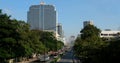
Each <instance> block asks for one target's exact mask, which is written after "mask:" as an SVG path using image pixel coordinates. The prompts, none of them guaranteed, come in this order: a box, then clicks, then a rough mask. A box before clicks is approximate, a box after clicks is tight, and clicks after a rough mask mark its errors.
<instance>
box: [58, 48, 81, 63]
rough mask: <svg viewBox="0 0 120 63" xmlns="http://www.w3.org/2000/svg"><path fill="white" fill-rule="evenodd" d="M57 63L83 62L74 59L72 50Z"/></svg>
mask: <svg viewBox="0 0 120 63" xmlns="http://www.w3.org/2000/svg"><path fill="white" fill-rule="evenodd" d="M57 63H81V62H80V61H79V60H78V59H77V58H75V57H74V54H73V51H72V50H70V51H68V52H66V54H65V55H64V56H63V57H62V58H61V60H60V61H59V62H57Z"/></svg>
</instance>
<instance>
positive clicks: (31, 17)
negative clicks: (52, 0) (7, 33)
mask: <svg viewBox="0 0 120 63" xmlns="http://www.w3.org/2000/svg"><path fill="white" fill-rule="evenodd" d="M27 22H28V24H30V29H37V30H43V31H44V30H53V31H54V32H57V17H56V9H55V7H54V6H53V5H46V4H45V3H44V2H41V3H40V5H32V6H30V8H29V11H28V13H27Z"/></svg>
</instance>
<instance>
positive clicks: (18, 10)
mask: <svg viewBox="0 0 120 63" xmlns="http://www.w3.org/2000/svg"><path fill="white" fill-rule="evenodd" d="M44 2H45V3H46V4H50V5H54V6H55V7H56V11H57V14H58V22H60V23H62V25H63V30H64V33H65V36H67V37H68V36H71V35H77V34H78V33H79V32H80V30H81V29H82V28H83V21H87V20H92V21H93V23H94V25H95V26H97V27H98V28H100V29H101V30H104V29H112V30H118V27H120V7H119V6H120V4H119V3H120V0H44ZM39 4H40V0H0V9H2V10H3V12H5V13H8V14H9V15H12V18H15V19H17V20H24V21H25V22H27V11H28V10H29V7H30V6H31V5H39Z"/></svg>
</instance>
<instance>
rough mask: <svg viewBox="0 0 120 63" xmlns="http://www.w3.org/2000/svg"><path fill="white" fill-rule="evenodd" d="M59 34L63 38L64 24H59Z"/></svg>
mask: <svg viewBox="0 0 120 63" xmlns="http://www.w3.org/2000/svg"><path fill="white" fill-rule="evenodd" d="M57 30H58V34H59V35H60V37H63V30H62V24H60V23H58V28H57Z"/></svg>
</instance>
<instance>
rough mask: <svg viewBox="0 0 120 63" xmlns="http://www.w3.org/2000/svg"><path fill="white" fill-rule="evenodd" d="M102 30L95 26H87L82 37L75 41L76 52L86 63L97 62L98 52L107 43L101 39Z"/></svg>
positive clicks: (82, 31)
mask: <svg viewBox="0 0 120 63" xmlns="http://www.w3.org/2000/svg"><path fill="white" fill-rule="evenodd" d="M99 33H100V29H98V28H97V27H95V26H93V25H87V26H86V27H84V28H83V29H82V30H81V37H78V38H77V39H76V41H75V46H74V50H75V53H76V55H77V56H79V57H81V58H82V59H83V60H85V61H83V62H84V63H90V62H97V61H96V60H97V59H96V58H97V57H98V56H99V54H98V52H99V51H100V49H101V48H102V47H105V45H106V43H105V42H103V41H102V40H101V39H100V37H99Z"/></svg>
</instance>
